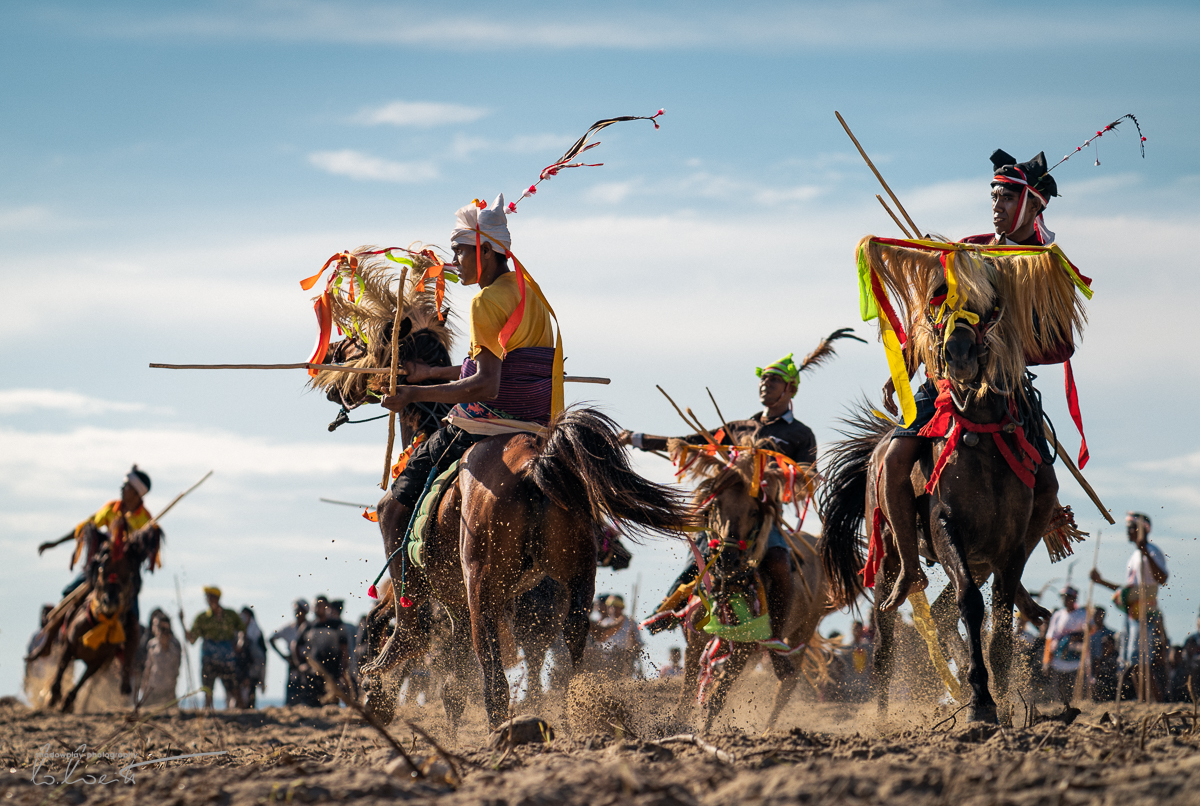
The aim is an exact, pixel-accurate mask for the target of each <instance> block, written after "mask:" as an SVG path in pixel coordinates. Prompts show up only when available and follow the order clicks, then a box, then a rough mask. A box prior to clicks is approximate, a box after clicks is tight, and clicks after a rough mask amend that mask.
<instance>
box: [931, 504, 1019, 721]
mask: <svg viewBox="0 0 1200 806" xmlns="http://www.w3.org/2000/svg"><path fill="white" fill-rule="evenodd" d="M940 523H941V528H940V530H937V531H940V532H942V535H941V538H942V540H944V544H943V545H939V546H938V547H937V548H938V550H937V555H938V559H939V560H941V563H942V567H943V568H944V569H945V570H946V574H947V575H948V576H949V577H950V582H951V584H952V585H954V592H955V596H956V598H957V601H958V612H959V616H960V617H961V618H962V620H963V624H965V625H966V627H967V648H968V650H969V651H970V660H969V661H968V664H967V682H968V683H970V684H971V701H970V708H968V718H969V719H970V720H972V721H974V720H979V721H984V722H995V721H996V702H995V700H993V699H992V694H991V692H990V691H988V670H987V666H986V664H984V662H983V617H984V606H983V593H982V592H981V591H980V590H979V586H978V585H976V584H975V580H974V579H973V578H972V577H971V571H970V569H969V568H968V566H967V557H966V551H965V549H964V548H963V541H962V538H961V537H960V536H958V535H957V534H955V533H954V529H953V527H952V526H951V524H950V523H948V522H947V521H946V519H945V517H942V518H941V519H940ZM939 542H941V541H939ZM1009 618H1010V621H1011V614H1010V617H1009Z"/></svg>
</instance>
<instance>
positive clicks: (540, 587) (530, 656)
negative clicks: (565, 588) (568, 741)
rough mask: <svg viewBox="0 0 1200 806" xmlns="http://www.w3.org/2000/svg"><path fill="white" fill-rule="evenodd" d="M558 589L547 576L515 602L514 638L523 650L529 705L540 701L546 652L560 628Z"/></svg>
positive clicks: (527, 703) (560, 630)
mask: <svg viewBox="0 0 1200 806" xmlns="http://www.w3.org/2000/svg"><path fill="white" fill-rule="evenodd" d="M558 593H559V586H558V583H557V582H555V581H554V580H553V579H551V578H550V577H546V578H545V579H543V580H542V581H541V582H539V583H538V584H537V585H535V586H534V587H533V588H531V589H530V590H528V591H526V592H525V593H523V594H522V595H520V596H518V597H517V600H516V602H515V608H514V611H513V612H514V618H513V638H514V639H516V642H517V646H519V647H520V648H521V650H522V652H523V653H524V654H525V676H526V687H525V704H526V705H527V706H528V707H530V708H536V707H537V705H538V703H539V702H540V701H541V698H542V667H544V666H545V665H546V653H547V651H549V649H550V645H551V644H552V643H553V642H554V641H555V639H557V638H558V636H559V635H560V634H561V632H562V628H561V621H562V620H561V618H560V617H559V613H560V611H559V609H558V607H557V606H556V605H557V601H556V600H557V599H558Z"/></svg>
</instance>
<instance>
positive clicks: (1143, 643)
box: [1137, 518, 1150, 702]
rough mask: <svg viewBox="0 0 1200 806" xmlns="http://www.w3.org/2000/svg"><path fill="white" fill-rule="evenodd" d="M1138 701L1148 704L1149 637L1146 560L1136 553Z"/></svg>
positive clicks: (1141, 537) (1142, 531)
mask: <svg viewBox="0 0 1200 806" xmlns="http://www.w3.org/2000/svg"><path fill="white" fill-rule="evenodd" d="M1137 524H1138V546H1139V547H1140V546H1141V545H1142V543H1143V541H1145V539H1146V526H1145V521H1143V520H1142V519H1141V518H1138V521H1137ZM1138 554H1139V556H1138V563H1139V564H1140V567H1139V568H1138V701H1139V702H1150V635H1149V630H1148V629H1147V627H1148V626H1149V621H1150V619H1149V615H1148V611H1149V610H1150V608H1149V607H1148V606H1147V602H1146V558H1145V555H1142V554H1141V552H1140V551H1139V552H1138Z"/></svg>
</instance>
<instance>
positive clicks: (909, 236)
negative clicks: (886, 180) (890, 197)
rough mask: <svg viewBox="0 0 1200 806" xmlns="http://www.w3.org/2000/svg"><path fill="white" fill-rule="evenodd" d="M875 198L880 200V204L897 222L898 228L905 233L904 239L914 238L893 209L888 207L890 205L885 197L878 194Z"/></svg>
mask: <svg viewBox="0 0 1200 806" xmlns="http://www.w3.org/2000/svg"><path fill="white" fill-rule="evenodd" d="M875 198H877V199H879V203H880V204H882V205H883V209H884V210H887V214H888V215H890V216H891V217H892V220H893V221H895V222H896V226H897V227H899V228H900V231H901V232H903V233H904V237H905V238H911V237H913V234H912V233H911V232H909V231H908V229H907V228H906V227H905V226H904V225H903V224H901V223H900V219H899V218H896V214H895V213H893V212H892V208H891V207H888V203H887V202H885V201H884V200H883V197H882V196H880V195H879V194H878V193H876V194H875Z"/></svg>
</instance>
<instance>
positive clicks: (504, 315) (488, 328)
mask: <svg viewBox="0 0 1200 806" xmlns="http://www.w3.org/2000/svg"><path fill="white" fill-rule="evenodd" d="M520 301H521V291H520V289H519V288H518V287H517V274H516V272H514V271H510V272H506V273H505V274H502V275H500V276H499V277H497V278H496V280H495V282H493V283H492V284H491V285H489V286H488V287H487V288H483V289H480V291H479V293H478V294H476V295H475V297H474V299H472V300H471V315H470V329H471V358H476V357H478V355H479V352H480V350H482V349H483V348H485V347H486V348H487V349H488V350H490V351H491V352H492V353H493V354H494V355H495V356H496V357H497V358H502V357H503V356H504V350H502V349H501V348H500V329H501V328H502V327H504V323H505V322H507V321H508V317H509V316H510V315H512V312H513V311H515V310H516V309H517V304H518V303H519V302H520ZM553 346H554V329H553V327H552V326H551V324H550V310H549V309H548V308H547V307H546V306H545V305H543V304H542V301H541V300H539V299H538V298H537V295H536V294H534V293H533V289H531V288H529V287H528V286H526V288H525V315H524V316H523V317H522V318H521V324H519V325H517V330H516V332H515V333H513V335H512V338H511V339H509V340H508V345H507V347H508V349H509V350H516V349H517V348H519V347H553Z"/></svg>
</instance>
